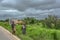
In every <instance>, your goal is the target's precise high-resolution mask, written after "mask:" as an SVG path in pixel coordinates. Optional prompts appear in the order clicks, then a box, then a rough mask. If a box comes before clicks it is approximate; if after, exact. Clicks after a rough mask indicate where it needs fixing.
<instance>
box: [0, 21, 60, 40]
mask: <svg viewBox="0 0 60 40" xmlns="http://www.w3.org/2000/svg"><path fill="white" fill-rule="evenodd" d="M0 25H1V26H3V27H4V28H6V29H7V30H9V31H10V32H11V26H10V25H9V24H8V23H3V22H0ZM41 26H42V25H37V24H33V25H27V31H26V34H25V35H23V34H22V30H21V25H16V36H18V37H19V38H21V39H22V40H60V30H55V29H47V28H42V27H41Z"/></svg>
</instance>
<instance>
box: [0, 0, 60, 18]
mask: <svg viewBox="0 0 60 40" xmlns="http://www.w3.org/2000/svg"><path fill="white" fill-rule="evenodd" d="M59 13H60V0H0V19H5V18H12V17H13V18H14V17H15V18H23V17H36V18H40V19H41V18H45V17H47V15H49V14H51V15H57V16H60V14H59Z"/></svg>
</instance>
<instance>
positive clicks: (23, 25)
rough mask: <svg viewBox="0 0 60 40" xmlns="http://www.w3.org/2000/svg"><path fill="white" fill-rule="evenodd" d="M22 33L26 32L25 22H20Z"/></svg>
mask: <svg viewBox="0 0 60 40" xmlns="http://www.w3.org/2000/svg"><path fill="white" fill-rule="evenodd" d="M22 33H23V34H26V24H22Z"/></svg>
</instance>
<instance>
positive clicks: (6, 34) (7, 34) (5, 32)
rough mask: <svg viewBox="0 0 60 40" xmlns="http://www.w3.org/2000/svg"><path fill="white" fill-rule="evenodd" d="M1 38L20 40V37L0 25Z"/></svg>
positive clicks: (3, 39) (4, 39)
mask: <svg viewBox="0 0 60 40" xmlns="http://www.w3.org/2000/svg"><path fill="white" fill-rule="evenodd" d="M0 40H20V39H19V38H18V37H16V36H14V35H13V34H11V33H10V32H9V31H8V30H6V29H4V28H3V27H1V26H0Z"/></svg>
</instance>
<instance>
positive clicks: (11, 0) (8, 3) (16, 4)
mask: <svg viewBox="0 0 60 40" xmlns="http://www.w3.org/2000/svg"><path fill="white" fill-rule="evenodd" d="M55 3H56V0H3V1H2V2H1V5H2V6H4V7H12V8H15V9H18V10H26V9H28V8H36V9H38V8H40V9H43V8H44V9H46V7H47V8H48V9H49V8H52V7H51V6H52V4H53V7H55V6H54V5H55ZM56 4H57V3H56ZM48 5H50V7H49V6H48ZM41 6H42V7H41ZM43 6H45V7H43Z"/></svg>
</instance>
